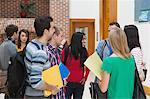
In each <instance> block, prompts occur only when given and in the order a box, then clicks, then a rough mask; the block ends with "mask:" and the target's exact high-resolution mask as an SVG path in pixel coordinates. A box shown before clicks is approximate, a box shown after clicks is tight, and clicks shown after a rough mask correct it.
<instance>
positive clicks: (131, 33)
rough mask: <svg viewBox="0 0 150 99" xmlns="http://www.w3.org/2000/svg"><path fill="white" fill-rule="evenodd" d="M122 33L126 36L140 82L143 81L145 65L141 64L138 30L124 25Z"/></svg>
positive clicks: (141, 55) (133, 26)
mask: <svg viewBox="0 0 150 99" xmlns="http://www.w3.org/2000/svg"><path fill="white" fill-rule="evenodd" d="M124 31H125V33H126V36H127V41H128V46H129V49H130V52H131V54H132V55H133V56H134V58H135V62H136V66H137V69H138V72H139V76H140V79H141V81H144V80H145V76H146V75H144V71H143V69H145V64H144V63H143V54H142V50H141V45H140V40H139V33H138V28H137V27H136V26H135V25H126V26H125V27H124Z"/></svg>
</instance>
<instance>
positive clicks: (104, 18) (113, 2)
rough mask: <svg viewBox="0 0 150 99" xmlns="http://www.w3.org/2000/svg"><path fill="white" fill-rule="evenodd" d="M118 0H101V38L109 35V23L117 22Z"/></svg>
mask: <svg viewBox="0 0 150 99" xmlns="http://www.w3.org/2000/svg"><path fill="white" fill-rule="evenodd" d="M117 3H118V2H117V0H100V4H99V5H100V10H99V11H100V15H99V16H100V21H99V23H100V38H101V39H106V38H107V37H108V26H109V23H111V22H113V21H116V22H117ZM112 7H113V8H112Z"/></svg>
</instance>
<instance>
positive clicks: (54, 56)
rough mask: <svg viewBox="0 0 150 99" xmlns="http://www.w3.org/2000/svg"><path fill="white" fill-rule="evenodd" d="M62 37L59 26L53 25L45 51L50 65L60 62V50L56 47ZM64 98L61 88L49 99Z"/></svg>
mask: <svg viewBox="0 0 150 99" xmlns="http://www.w3.org/2000/svg"><path fill="white" fill-rule="evenodd" d="M63 39H64V33H63V30H62V29H61V28H58V27H55V32H54V34H53V36H52V38H51V40H50V41H49V44H48V46H47V53H48V56H49V61H50V67H52V66H54V65H56V64H58V65H59V64H60V61H61V58H60V50H59V49H58V48H59V46H60V45H61V42H62V40H63ZM54 98H55V99H65V93H64V88H61V89H60V91H59V92H58V93H57V94H56V95H51V96H50V99H54Z"/></svg>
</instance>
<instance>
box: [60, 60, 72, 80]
mask: <svg viewBox="0 0 150 99" xmlns="http://www.w3.org/2000/svg"><path fill="white" fill-rule="evenodd" d="M59 70H60V74H61V78H62V79H63V80H64V79H66V78H67V77H68V76H69V74H70V71H69V69H68V68H67V67H66V66H65V65H64V64H63V63H62V62H61V63H60V64H59Z"/></svg>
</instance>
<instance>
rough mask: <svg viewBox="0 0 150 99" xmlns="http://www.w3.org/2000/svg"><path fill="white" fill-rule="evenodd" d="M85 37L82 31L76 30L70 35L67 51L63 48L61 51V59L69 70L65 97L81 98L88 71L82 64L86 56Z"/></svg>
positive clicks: (69, 98) (68, 98) (67, 98)
mask: <svg viewBox="0 0 150 99" xmlns="http://www.w3.org/2000/svg"><path fill="white" fill-rule="evenodd" d="M85 41H86V37H85V34H84V33H81V32H76V33H74V34H73V35H72V38H71V44H70V45H69V46H68V48H66V49H67V53H66V52H65V49H64V50H63V51H62V61H63V62H64V61H65V54H67V57H66V62H65V65H66V66H67V68H68V69H69V71H70V75H69V77H68V78H67V82H68V83H67V86H66V99H71V97H72V95H73V99H82V95H83V91H84V84H85V82H86V80H87V77H88V73H89V71H88V70H87V69H86V67H85V66H84V62H85V60H86V59H87V57H88V52H87V50H86V48H85V47H84V46H85V44H84V43H85Z"/></svg>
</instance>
